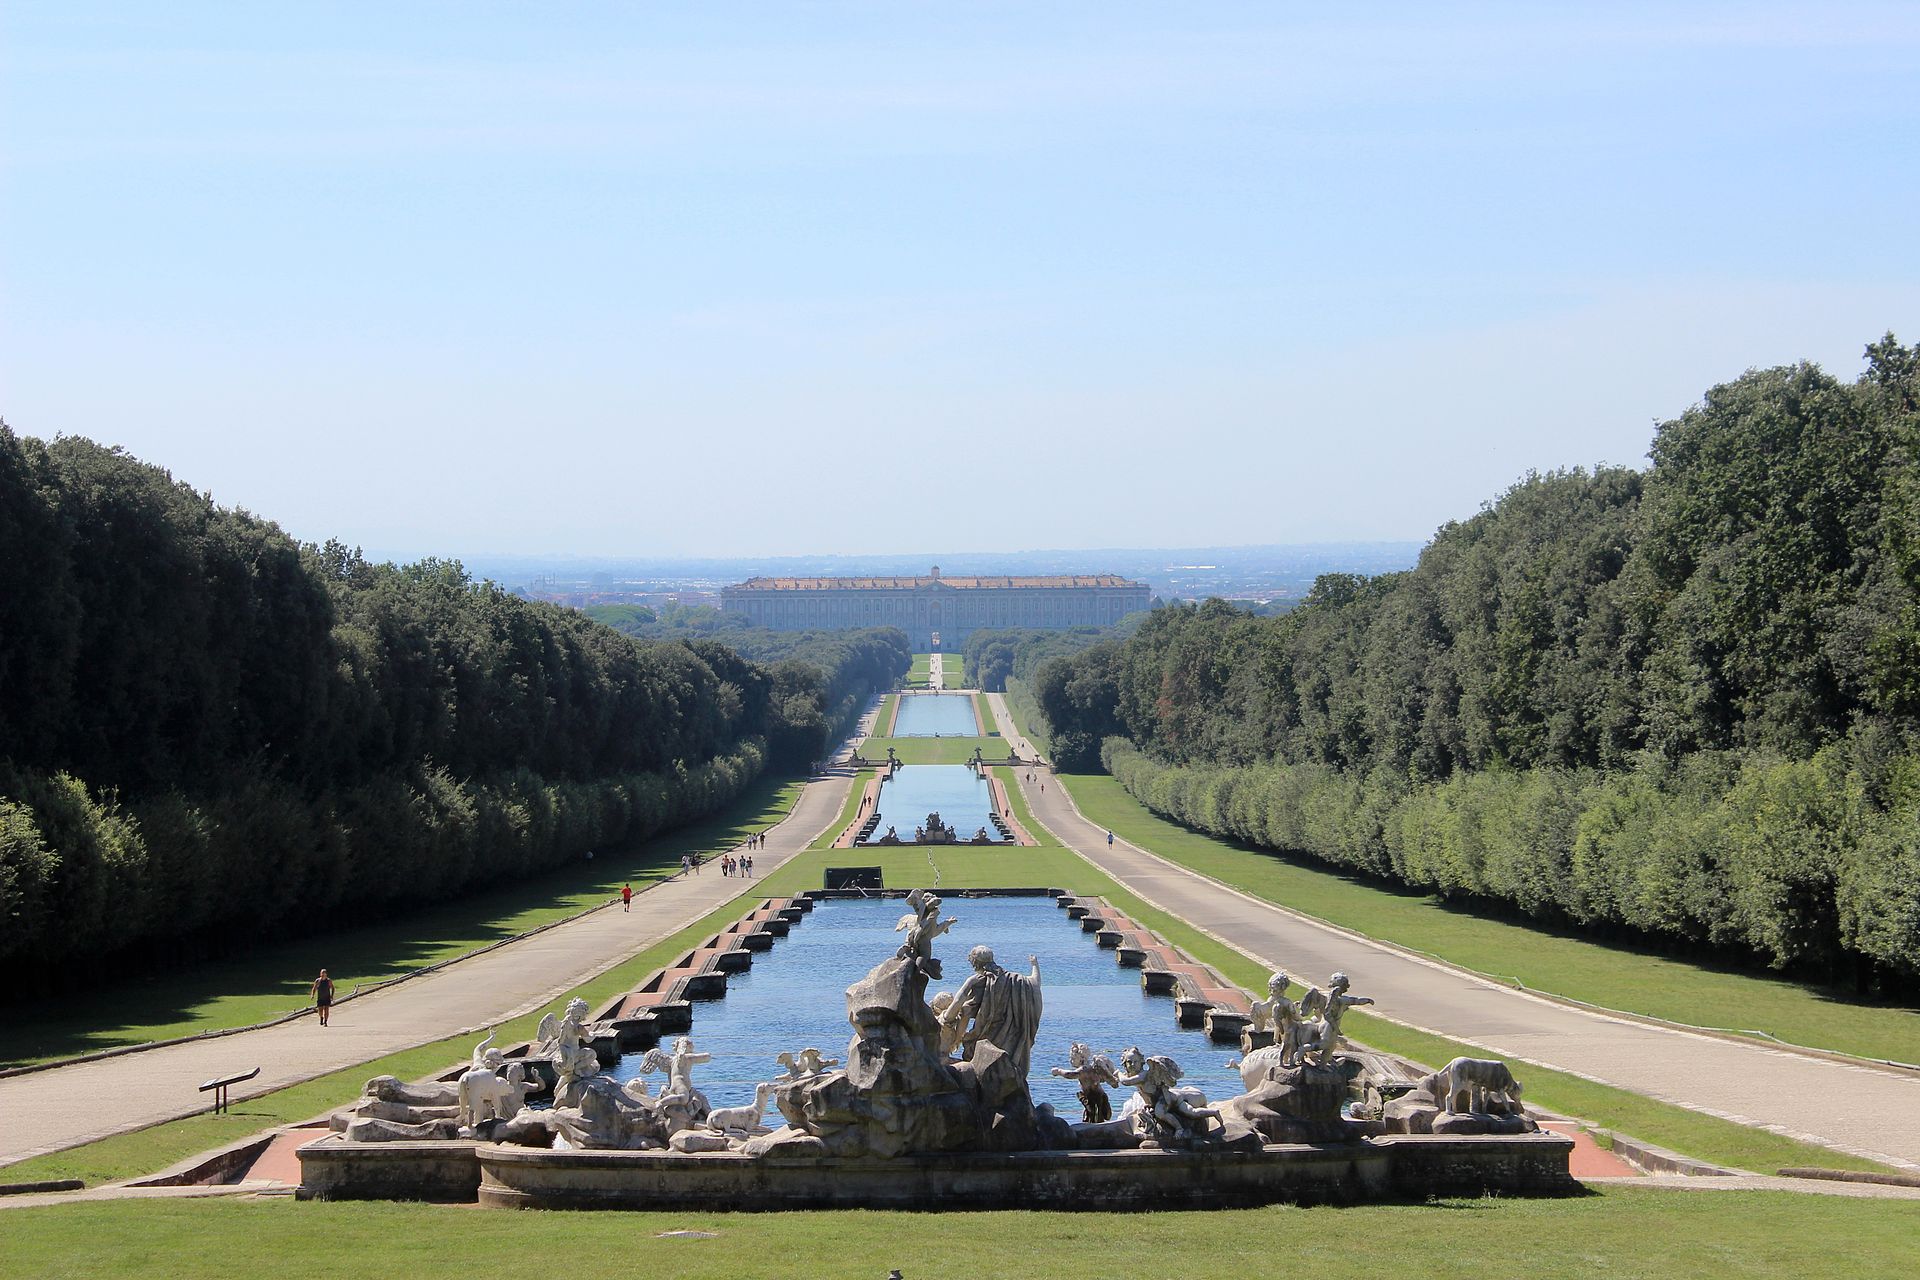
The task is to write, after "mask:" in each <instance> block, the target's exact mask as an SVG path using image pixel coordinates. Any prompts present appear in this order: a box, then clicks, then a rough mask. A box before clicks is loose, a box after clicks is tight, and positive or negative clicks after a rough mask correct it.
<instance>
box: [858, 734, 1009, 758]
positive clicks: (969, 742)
mask: <svg viewBox="0 0 1920 1280" xmlns="http://www.w3.org/2000/svg"><path fill="white" fill-rule="evenodd" d="M888 747H892V748H893V749H894V750H895V751H897V752H899V754H900V760H901V762H902V763H903V764H965V763H966V762H967V761H969V760H971V759H973V753H974V749H975V748H978V749H979V750H981V751H983V752H985V753H986V754H987V755H989V756H991V755H997V754H1002V753H1004V752H1005V751H1006V749H1007V744H1006V742H1005V740H1004V739H1001V738H868V739H867V740H866V742H864V743H862V744H861V746H860V754H861V755H863V756H865V757H866V758H867V759H869V760H879V761H881V762H883V763H884V762H885V760H886V758H887V748H888Z"/></svg>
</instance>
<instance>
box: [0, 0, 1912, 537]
mask: <svg viewBox="0 0 1920 1280" xmlns="http://www.w3.org/2000/svg"><path fill="white" fill-rule="evenodd" d="M1917 64H1920V7H1916V6H1913V5H1908V4H1888V5H1854V4H1846V3H1827V4H1817V5H1816V4H1796V5H1770V4H1766V3H1743V4H1727V5H1708V4H1701V5H1686V4H1664V5H1633V4H1608V5H1595V6H1589V7H1588V9H1587V10H1586V11H1584V12H1576V11H1574V10H1573V9H1572V7H1571V6H1560V5H1539V4H1526V5H1468V6H1463V5H1447V6H1435V5H1399V4H1369V5H1306V4H1299V3H1292V2H1289V0H1270V2H1269V3H1264V4H1248V5H1238V4H1209V5H1204V6H1195V5H1164V4H1154V5H1147V4H1140V5H1133V4H1115V3H1101V4H1090V5H1064V4H1059V5H1036V4H1023V5H995V4H969V5H964V6H960V5H924V6H922V5H906V4H898V3H895V4H872V5H858V4H796V5H773V4H763V5H754V6H676V7H671V8H669V7H665V6H656V5H642V4H550V5H526V4H515V5H497V6H493V5H482V4H457V5H455V4H447V5H432V4H407V3H394V4H388V5H368V4H353V5H333V4H324V3H303V4H301V5H298V6H294V5H260V4H231V5H204V4H189V3H180V2H174V3H169V4H165V5H158V4H127V5H104V4H87V3H61V4H33V5H28V4H17V3H7V4H5V5H4V7H0V413H4V415H5V417H6V419H7V421H8V422H9V423H10V424H11V425H12V426H13V427H14V428H15V429H16V430H18V431H21V432H23V433H26V434H29V435H40V436H51V435H54V434H57V433H73V434H83V435H88V436H92V437H94V438H96V439H100V440H103V441H107V442H110V443H116V444H121V445H125V446H126V447H127V448H128V449H129V450H131V451H132V452H134V453H135V454H137V455H139V456H141V457H143V458H146V459H148V460H150V461H153V462H157V463H160V464H162V465H164V466H167V467H169V468H170V469H171V470H172V471H173V472H174V474H175V475H176V476H177V477H178V478H180V479H182V480H185V481H188V482H190V483H192V484H193V485H194V486H195V487H197V488H200V489H205V490H210V491H212V492H213V494H214V495H215V497H216V498H218V499H220V500H221V501H223V502H227V503H232V504H236V505H241V506H245V507H248V508H250V509H252V510H255V511H259V512H261V513H263V514H265V515H268V516H271V517H273V518H275V519H277V520H279V521H280V522H281V523H282V524H284V525H285V526H286V527H287V528H288V529H289V530H291V531H292V532H293V533H295V534H296V535H298V536H300V537H303V538H309V539H322V538H325V537H328V536H339V537H342V538H343V539H345V540H347V541H349V542H357V543H361V544H364V545H365V546H367V547H368V549H369V550H371V551H375V552H378V553H380V554H390V555H398V556H408V557H410V556H415V555H422V554H451V555H480V554H509V553H527V554H534V553H557V552H574V553H580V554H600V555H636V556H638V555H653V554H660V555H666V554H715V555H718V554H794V553H830V552H841V553H844V552H867V551H873V552H878V551H886V550H892V549H897V548H901V547H914V546H923V545H936V544H937V545H943V546H948V547H955V548H960V547H966V548H977V549H982V550H1011V549H1018V548H1024V547H1063V546H1064V547H1071V546H1113V545H1128V546H1140V545H1165V546H1178V545H1208V544H1232V543H1273V542H1299V541H1314V540H1321V539H1366V538H1380V539H1397V538H1424V537H1426V536H1427V535H1429V534H1430V533H1431V532H1432V530H1433V529H1434V527H1435V526H1436V525H1438V524H1439V523H1441V522H1442V521H1444V520H1447V519H1450V518H1454V517H1459V516H1465V515H1468V514H1471V513H1472V512H1473V511H1474V510H1476V509H1477V508H1478V507H1479V505H1480V504H1481V503H1482V502H1483V501H1485V500H1486V499H1488V498H1491V497H1492V496H1494V495H1495V494H1497V493H1498V492H1499V491H1500V490H1501V489H1502V488H1504V487H1505V486H1506V485H1507V484H1509V483H1511V482H1512V481H1513V480H1514V479H1516V478H1517V477H1518V476H1520V475H1521V474H1523V473H1524V472H1525V471H1527V470H1528V469H1529V468H1549V467H1556V466H1566V465H1573V464H1591V463H1594V462H1597V461H1608V462H1626V463H1633V462H1638V461H1640V460H1641V459H1642V457H1643V455H1644V452H1645V449H1646V445H1647V442H1648V440H1649V439H1650V437H1651V433H1652V427H1653V424H1654V422H1655V421H1657V420H1659V419H1661V418H1665V417H1671V416H1673V415H1675V414H1677V413H1678V412H1679V411H1680V410H1682V409H1683V408H1685V407H1686V405H1688V404H1689V403H1691V402H1693V401H1694V400H1696V399H1697V398H1698V397H1699V395H1700V394H1701V393H1702V392H1703V391H1704V390H1705V389H1706V388H1707V387H1708V386H1710V385H1712V384H1713V383H1714V382H1717V381H1722V380H1725V379H1727V378H1731V377H1734V376H1737V375H1738V374H1739V373H1740V372H1741V371H1742V370H1743V369H1746V368H1748V367H1750V366H1757V365H1769V364H1776V363H1782V362H1787V361H1791V360H1796V359H1802V358H1805V359H1812V360H1816V361H1819V362H1820V363H1822V364H1825V365H1826V366H1827V367H1828V368H1829V369H1831V370H1833V371H1834V372H1836V373H1839V374H1841V375H1843V376H1848V377H1851V376H1853V374H1854V373H1855V372H1856V371H1857V369H1858V367H1859V355H1860V349H1861V347H1862V346H1863V344H1865V343H1866V342H1867V341H1869V340H1871V339H1874V338H1876V337H1878V336H1879V335H1880V334H1881V333H1882V332H1884V331H1886V330H1888V329H1893V330H1895V331H1896V332H1898V333H1900V334H1901V336H1902V337H1903V338H1905V339H1907V340H1909V341H1911V340H1913V339H1914V337H1915V335H1916V333H1920V323H1917V322H1920V247H1916V238H1915V236H1914V235H1913V227H1914V225H1915V215H1914V210H1915V209H1916V207H1920V201H1916V195H1917V194H1920V192H1917V191H1916V187H1920V166H1916V165H1915V164H1914V163H1913V148H1914V145H1915V144H1914V139H1915V138H1916V137H1920V118H1917V117H1920V77H1916V76H1915V75H1914V73H1913V67H1914V66H1915V65H1917ZM989 473H990V476H991V479H992V481H994V482H995V485H996V487H997V496H995V497H989V495H990V494H993V493H995V492H996V489H992V488H990V487H989V485H988V483H987V480H988V475H989ZM929 522H934V523H929Z"/></svg>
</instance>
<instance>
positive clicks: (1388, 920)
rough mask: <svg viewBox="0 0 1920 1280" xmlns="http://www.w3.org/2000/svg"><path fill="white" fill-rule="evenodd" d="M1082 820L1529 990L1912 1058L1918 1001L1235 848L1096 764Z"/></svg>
mask: <svg viewBox="0 0 1920 1280" xmlns="http://www.w3.org/2000/svg"><path fill="white" fill-rule="evenodd" d="M1062 781H1063V782H1065V783H1066V784H1067V788H1068V790H1069V792H1070V793H1071V794H1072V796H1073V798H1074V802H1075V803H1076V804H1078V805H1079V806H1080V811H1081V812H1082V813H1084V814H1085V815H1086V817H1087V820H1088V821H1090V822H1093V823H1095V824H1097V825H1100V826H1103V827H1107V828H1109V829H1111V830H1112V831H1114V832H1115V833H1116V834H1119V835H1121V836H1124V837H1126V838H1127V839H1128V840H1131V841H1133V842H1134V843H1135V844H1138V845H1140V846H1141V847H1142V848H1145V849H1151V850H1152V851H1153V852H1155V853H1157V854H1159V855H1160V856H1161V857H1163V858H1169V859H1171V860H1173V861H1175V862H1178V863H1181V864H1182V865H1184V866H1188V867H1191V868H1193V869H1194V870H1195V871H1199V872H1201V873H1203V874H1205V875H1209V876H1213V877H1214V878H1215V879H1218V880H1222V881H1224V882H1226V883H1227V884H1230V885H1233V886H1234V887H1235V888H1237V889H1241V890H1244V891H1245V892H1247V893H1251V894H1254V895H1255V896H1257V897H1262V898H1266V899H1267V900H1269V901H1271V902H1277V903H1280V904H1282V905H1283V906H1287V907H1290V908H1292V909H1293V910H1296V911H1301V912H1304V913H1306V914H1307V915H1311V916H1315V917H1317V918H1319V919H1322V920H1327V921H1330V922H1331V923H1333V924H1337V925H1340V926H1342V927H1344V928H1348V929H1354V930H1357V931H1358V932H1361V933H1364V934H1368V935H1369V936H1372V937H1376V938H1381V939H1384V940H1387V941H1391V942H1394V943H1398V944H1399V945H1401V946H1404V947H1411V948H1414V949H1415V950H1418V951H1424V952H1427V953H1430V954H1432V955H1435V956H1438V957H1440V958H1441V959H1444V960H1447V961H1450V962H1451V963H1453V964H1457V965H1462V966H1464V967H1466V968H1469V969H1474V970H1478V971H1479V972H1482V973H1487V974H1492V975H1494V976H1497V977H1501V978H1506V979H1509V980H1513V979H1517V980H1518V982H1519V983H1521V984H1523V985H1525V986H1527V987H1529V988H1531V989H1533V990H1536V991H1545V992H1551V993H1553V994H1555V995H1560V996H1566V997H1570V998H1572V999H1575V1000H1582V1001H1586V1002H1588V1003H1590V1004H1597V1005H1601V1006H1604V1007H1606V1008H1609V1009H1620V1010H1625V1011H1627V1012H1629V1013H1639V1014H1646V1015H1649V1016H1652V1017H1656V1018H1668V1019H1671V1020H1673V1021H1676V1022H1684V1023H1689V1024H1692V1025H1694V1026H1703V1027H1717V1028H1723V1029H1727V1030H1734V1031H1748V1030H1757V1031H1762V1032H1766V1033H1767V1034H1769V1035H1773V1036H1778V1037H1779V1038H1781V1039H1783V1040H1789V1041H1792V1042H1794V1043H1797V1044H1804V1045H1812V1046H1814V1047H1816V1048H1824V1049H1837V1050H1841V1051H1843V1052H1847V1053H1854V1054H1859V1055H1861V1056H1864V1057H1870V1058H1892V1059H1895V1060H1897V1061H1902V1062H1920V1010H1915V1009H1914V1008H1912V1007H1901V1006H1893V1005H1884V1004H1873V1003H1863V1002H1860V1001H1857V1000H1853V999H1850V998H1847V997H1845V996H1843V995H1842V994H1840V993H1837V992H1834V991H1831V990H1824V989H1821V988H1818V987H1811V986H1806V985H1803V984H1800V983H1796V982H1790V981H1787V980H1785V979H1781V978H1772V977H1765V976H1762V975H1758V974H1753V973H1745V972H1741V971H1738V970H1734V969H1728V968H1718V967H1714V966H1712V965H1708V964H1703V963H1699V962H1695V961H1687V960H1680V959H1674V958H1672V957H1668V956H1663V955H1660V954H1658V953H1657V952H1652V951H1642V950H1636V949H1634V948H1631V947H1627V946H1620V945H1609V944H1606V943H1600V942H1595V941H1592V940H1590V939H1587V938H1583V937H1580V936H1578V935H1576V934H1573V933H1562V932H1556V931H1554V930H1552V929H1548V928H1542V927H1537V926H1529V925H1525V924H1520V923H1516V922H1513V921H1508V920H1500V919H1495V918H1490V917H1488V916H1484V915H1477V914H1475V913H1473V912H1470V911H1465V910H1462V909H1459V908H1456V907H1452V906H1449V905H1447V904H1446V903H1445V902H1443V901H1441V900H1440V899H1438V898H1435V897H1432V896H1430V895H1427V894H1422V893H1418V892H1415V891H1412V890H1402V891H1396V890H1394V889H1391V888H1388V887H1384V886H1382V885H1379V884H1375V883H1372V882H1368V881H1364V880H1361V879H1358V878H1355V877H1349V876H1344V875H1341V874H1339V873H1338V872H1335V871H1333V870H1331V869H1329V868H1327V867H1324V866H1322V865H1320V864H1317V863H1312V862H1309V861H1307V860H1304V859H1293V858H1288V857H1285V856H1283V855H1280V854H1276V853H1272V852H1270V851H1266V850H1258V849H1251V848H1242V847H1238V846H1235V845H1231V844H1228V843H1226V842H1225V841H1221V840H1216V839H1213V838H1212V837H1210V836H1204V835H1200V834H1198V833H1196V832H1193V831H1189V830H1187V829H1186V828H1184V827H1180V826H1176V825H1175V824H1173V823H1170V822H1167V821H1165V820H1164V819H1162V818H1158V817H1156V816H1154V815H1153V814H1152V813H1150V812H1149V811H1148V810H1147V809H1146V807H1145V806H1143V805H1142V804H1140V802H1139V801H1137V800H1135V799H1134V798H1133V797H1132V796H1130V795H1128V794H1127V793H1126V791H1125V790H1124V789H1122V788H1121V786H1120V784H1119V783H1118V782H1116V781H1114V779H1112V778H1110V777H1108V776H1106V775H1105V774H1098V775H1067V776H1064V777H1063V778H1062Z"/></svg>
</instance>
